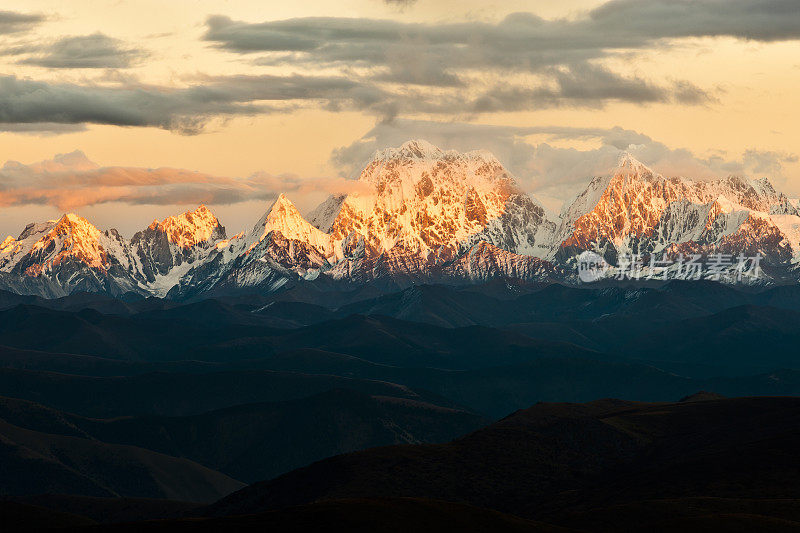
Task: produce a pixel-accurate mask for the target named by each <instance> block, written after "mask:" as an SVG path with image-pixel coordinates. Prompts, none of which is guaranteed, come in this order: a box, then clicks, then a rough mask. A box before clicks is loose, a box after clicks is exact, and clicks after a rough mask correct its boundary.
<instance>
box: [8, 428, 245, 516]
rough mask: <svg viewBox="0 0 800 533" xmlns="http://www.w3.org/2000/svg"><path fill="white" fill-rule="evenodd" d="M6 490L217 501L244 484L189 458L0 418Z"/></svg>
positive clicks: (20, 493) (25, 492)
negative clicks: (68, 434)
mask: <svg viewBox="0 0 800 533" xmlns="http://www.w3.org/2000/svg"><path fill="white" fill-rule="evenodd" d="M0 465H2V471H3V476H2V477H0V493H2V494H6V495H30V494H42V493H55V494H59V493H64V494H77V495H85V496H133V497H149V498H168V499H176V500H189V501H200V502H203V501H206V502H207V501H212V500H215V499H217V498H219V497H220V496H223V495H225V494H227V493H229V492H232V491H234V490H236V489H238V488H241V486H242V483H240V482H238V481H236V480H234V479H232V478H230V477H228V476H226V475H224V474H221V473H219V472H216V471H214V470H211V469H209V468H206V467H204V466H201V465H199V464H197V463H195V462H193V461H189V460H187V459H179V458H175V457H170V456H168V455H164V454H160V453H156V452H152V451H149V450H145V449H143V448H137V447H134V446H124V445H117V444H107V443H103V442H99V441H96V440H92V439H86V438H81V437H75V436H66V435H57V434H51V433H44V432H40V431H33V430H29V429H24V428H21V427H19V426H15V425H13V424H9V423H8V422H6V421H5V420H0Z"/></svg>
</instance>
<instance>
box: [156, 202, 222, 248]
mask: <svg viewBox="0 0 800 533" xmlns="http://www.w3.org/2000/svg"><path fill="white" fill-rule="evenodd" d="M148 229H149V230H154V231H158V232H161V233H164V234H165V235H166V236H167V240H168V241H169V242H170V243H172V244H174V245H176V246H179V247H180V248H191V247H192V246H196V245H197V244H200V243H202V242H211V241H216V240H220V239H224V238H225V228H224V227H222V225H221V224H220V223H219V220H217V217H215V216H214V214H213V213H212V212H211V210H210V209H208V207H206V206H205V205H203V204H201V205H200V206H199V207H198V208H197V209H195V210H194V211H186V212H184V213H181V214H180V215H173V216H170V217H167V218H165V219H164V220H163V221H161V222H159V221H158V220H154V221H153V223H152V224H150V226H148Z"/></svg>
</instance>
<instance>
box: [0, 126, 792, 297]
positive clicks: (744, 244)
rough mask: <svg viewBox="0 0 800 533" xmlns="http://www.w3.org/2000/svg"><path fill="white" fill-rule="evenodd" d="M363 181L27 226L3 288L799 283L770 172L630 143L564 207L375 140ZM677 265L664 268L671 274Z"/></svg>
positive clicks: (10, 252)
mask: <svg viewBox="0 0 800 533" xmlns="http://www.w3.org/2000/svg"><path fill="white" fill-rule="evenodd" d="M358 181H359V184H360V185H362V186H360V187H359V188H358V192H352V193H350V194H346V195H339V196H332V197H330V198H328V199H327V200H326V201H325V202H323V203H322V204H321V205H320V206H319V207H318V208H316V209H315V210H314V211H313V212H311V213H310V214H309V215H308V217H303V215H301V213H300V212H299V211H298V209H297V208H296V207H295V206H294V205H293V204H292V203H291V201H289V199H288V198H287V197H286V196H284V195H280V196H279V197H278V199H277V200H276V201H275V202H274V203H273V205H272V206H270V208H269V209H268V210H267V211H266V213H265V214H264V215H263V216H262V217H261V219H260V220H259V221H258V222H257V223H256V224H255V226H254V227H253V228H252V229H251V230H250V231H245V232H242V233H240V234H237V235H234V236H231V237H229V236H228V235H226V232H225V228H224V227H223V226H222V225H221V224H220V222H219V221H218V220H217V218H216V217H215V216H214V215H213V214H212V213H211V211H210V210H209V209H208V208H207V207H205V206H203V205H201V206H200V207H199V208H197V209H196V210H195V211H191V212H186V213H183V214H181V215H177V216H172V217H168V218H166V219H164V220H163V221H158V220H156V221H154V222H153V223H152V224H151V225H150V226H148V227H147V228H146V229H145V230H143V231H140V232H138V233H136V234H135V235H134V236H133V238H132V239H131V240H130V241H128V240H126V239H124V238H123V237H122V236H120V234H119V233H118V232H117V231H115V230H113V229H111V230H108V231H100V230H99V229H97V228H96V227H95V226H93V225H92V224H91V223H90V222H89V221H87V220H85V219H84V218H81V217H80V216H77V215H75V214H66V215H64V216H63V217H62V218H60V219H59V220H53V221H48V222H43V223H32V224H29V225H28V226H27V227H26V228H25V229H24V230H23V231H22V233H21V234H20V235H19V237H17V238H13V237H8V238H7V239H5V240H4V241H2V243H0V288H2V289H5V290H8V291H12V292H16V293H18V294H30V295H38V296H43V297H47V298H53V297H61V296H65V295H68V294H72V293H75V292H95V293H105V294H108V295H112V296H116V297H120V296H122V297H125V296H128V295H138V296H159V297H168V298H170V299H175V300H186V299H192V298H200V297H208V296H229V295H233V294H241V293H246V292H262V293H264V292H266V293H271V292H275V291H278V290H282V289H285V288H288V287H292V286H296V285H298V284H306V283H310V284H314V285H319V286H321V287H329V288H330V287H332V288H336V289H337V290H342V289H343V288H348V287H349V288H353V287H360V286H363V285H364V284H365V283H368V282H369V283H373V284H374V285H375V286H376V287H378V288H380V290H383V291H384V292H389V291H393V290H398V289H403V288H405V287H408V286H410V285H413V284H418V283H439V284H449V285H471V284H478V283H485V282H487V281H490V280H492V279H518V280H523V281H526V282H536V281H559V282H566V283H575V282H577V281H578V276H577V269H576V264H577V261H578V258H579V256H580V255H581V254H582V253H585V252H587V251H591V252H594V253H596V254H599V255H600V256H601V257H602V258H603V260H605V261H606V262H607V263H608V265H611V266H616V265H619V263H620V256H621V255H628V254H639V255H641V256H642V257H643V258H644V259H645V261H646V260H647V259H648V258H651V257H662V258H663V257H667V258H672V259H675V258H677V257H679V256H680V257H683V256H684V255H687V256H688V255H691V254H701V255H705V256H708V255H711V254H726V255H730V256H739V255H747V256H755V255H757V254H760V255H761V256H762V257H763V260H762V262H761V264H760V267H761V269H762V271H761V272H762V276H761V277H760V278H759V279H758V280H752V279H751V280H749V281H748V280H742V279H741V277H740V278H736V279H732V282H749V283H760V284H771V283H785V282H796V281H797V280H798V279H800V267H798V264H800V213H798V210H797V207H796V206H795V205H793V203H792V202H791V201H790V200H789V199H788V198H787V197H786V196H785V195H784V194H781V193H779V192H777V191H776V190H775V189H774V188H773V186H772V185H771V184H770V183H769V181H767V180H766V179H761V180H747V179H744V178H740V177H735V176H731V177H727V178H723V179H719V180H715V181H692V180H689V179H685V178H666V177H663V176H660V175H658V174H655V173H654V172H653V171H651V170H650V169H648V168H647V167H645V166H644V165H643V164H641V163H639V162H638V161H636V160H635V159H633V158H632V157H631V156H629V155H627V154H625V155H623V156H622V157H621V158H620V161H619V165H618V167H617V168H616V169H614V170H613V171H612V172H611V173H609V174H608V175H606V176H603V177H596V178H594V179H593V180H591V182H590V183H589V184H588V186H587V188H586V189H585V190H584V191H583V192H582V193H581V194H579V195H578V196H577V197H576V198H575V199H574V200H573V201H572V202H568V203H567V204H565V207H564V209H563V210H562V212H561V214H560V216H559V217H557V218H554V217H548V215H547V213H546V212H545V209H544V208H543V207H542V205H541V204H540V203H539V202H538V201H537V200H535V199H534V198H533V197H532V196H530V195H528V194H526V193H524V192H523V191H522V190H521V189H520V188H519V186H518V185H517V183H516V181H515V179H514V177H513V176H512V175H511V174H510V173H509V172H508V171H507V170H506V169H505V168H504V167H503V165H502V164H501V163H500V162H499V161H498V160H497V159H496V158H495V157H494V156H493V155H491V154H490V153H487V152H485V151H473V152H467V153H459V152H455V151H444V150H440V149H439V148H436V147H435V146H433V145H431V144H429V143H427V142H425V141H409V142H407V143H405V144H403V145H402V146H400V147H399V148H392V149H386V150H383V151H379V152H377V153H376V154H375V155H374V156H373V158H372V160H371V161H370V162H369V163H368V164H367V165H366V166H365V168H364V170H363V171H362V172H361V174H360V176H359V178H358ZM670 277H677V271H676V270H675V269H665V270H664V272H663V278H670Z"/></svg>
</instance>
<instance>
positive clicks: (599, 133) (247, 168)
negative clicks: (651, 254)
mask: <svg viewBox="0 0 800 533" xmlns="http://www.w3.org/2000/svg"><path fill="white" fill-rule="evenodd" d="M798 39H800V3H798V2H797V0H697V1H690V0H611V1H593V0H558V1H556V0H538V1H528V2H523V1H515V0H511V1H509V0H505V1H502V2H501V1H486V0H482V1H472V0H459V1H449V0H417V1H382V0H337V1H335V2H333V1H330V2H329V1H306V2H270V1H247V0H236V1H233V0H230V1H211V0H170V1H168V2H164V1H163V0H161V1H154V0H153V1H151V0H137V1H116V0H115V1H112V0H108V1H106V0H70V1H69V2H64V1H49V0H24V1H18V0H6V1H5V2H3V5H2V7H0V165H3V166H2V168H0V233H2V236H0V240H2V237H3V236H5V235H6V234H11V235H14V236H16V235H17V234H18V233H19V232H20V231H21V229H22V227H24V225H25V223H27V222H30V221H35V220H44V219H48V218H54V217H57V216H58V215H59V214H61V213H62V212H65V211H74V212H77V213H80V214H82V215H83V216H85V217H87V218H89V219H90V220H91V221H92V222H94V223H95V224H96V225H97V226H98V227H100V228H101V229H105V228H109V227H117V228H118V229H119V230H120V231H122V232H123V234H126V235H128V236H129V235H131V234H132V233H133V232H134V231H136V230H137V229H139V228H142V227H144V226H145V225H147V224H148V223H149V222H150V221H151V220H152V219H154V218H163V217H165V216H168V215H170V214H174V213H176V212H180V211H183V210H185V209H188V208H194V207H195V206H196V205H197V204H198V203H201V202H204V203H207V204H208V205H209V206H211V207H212V209H213V210H214V212H215V213H216V214H217V215H218V217H219V218H220V220H221V221H222V223H223V224H224V225H225V226H226V227H227V228H228V231H229V233H230V234H232V233H235V232H238V231H240V230H242V229H244V228H245V227H247V226H248V225H249V224H252V223H253V222H254V221H255V220H256V219H257V218H258V216H259V215H260V214H261V213H262V212H263V211H264V209H265V208H266V205H268V204H269V203H270V202H271V200H272V199H273V198H274V197H275V196H276V195H277V194H278V193H280V192H286V193H287V195H288V196H289V197H290V198H292V200H293V201H295V202H296V203H297V204H298V206H299V207H300V208H301V209H302V210H304V211H307V210H309V209H310V208H312V207H313V206H314V205H315V204H316V203H317V202H319V201H321V200H322V199H324V197H325V196H326V195H327V194H330V193H335V192H344V191H346V190H348V188H349V187H351V186H352V183H350V181H351V179H352V178H354V177H356V176H357V173H358V170H359V168H360V166H361V165H362V164H363V162H364V161H365V160H366V159H367V158H368V157H369V156H370V154H371V153H372V152H373V151H374V150H376V149H379V148H384V147H386V146H393V145H399V144H400V143H402V142H403V141H404V140H407V139H410V138H425V139H427V140H429V141H431V142H432V143H434V144H437V145H439V146H440V147H442V148H453V149H459V150H468V149H476V148H485V149H488V150H490V151H492V152H494V153H495V154H496V155H497V156H498V158H499V159H500V160H501V161H502V162H503V163H504V164H505V165H506V166H507V167H508V168H509V170H510V171H511V172H512V173H513V174H514V175H515V176H516V177H517V178H518V180H519V183H520V185H521V186H522V187H523V188H524V189H525V190H526V191H529V192H531V193H532V194H534V195H535V196H537V197H538V198H540V200H541V201H542V202H543V203H544V204H545V206H547V207H548V208H550V209H554V210H556V209H557V208H558V206H559V205H560V203H561V202H563V201H565V200H567V199H569V198H570V196H572V195H574V194H575V193H576V192H578V191H579V190H580V188H581V187H582V186H583V185H585V183H586V182H587V181H588V179H589V178H590V177H591V176H592V175H596V174H602V173H606V172H608V171H609V170H610V168H611V166H612V165H613V164H614V161H615V160H616V158H617V156H618V154H619V152H620V151H621V150H628V151H630V152H631V153H633V154H634V155H635V156H636V157H637V158H639V159H640V160H642V161H643V162H644V163H646V164H648V165H650V166H652V167H653V168H654V169H655V170H656V171H658V172H661V173H664V174H668V175H685V176H688V177H693V178H698V179H703V178H709V177H714V176H716V177H721V176H725V175H728V174H741V175H745V176H748V177H762V176H767V177H769V178H770V179H771V180H772V182H773V184H774V185H775V186H776V188H778V189H780V190H782V191H784V192H786V193H787V194H788V195H789V196H790V197H793V198H797V197H798V196H800V162H798V156H797V155H796V154H798V153H800V148H799V147H798V144H799V142H798V141H800V128H799V127H798V123H800V95H798V90H797V88H798V87H800V44H799V42H798Z"/></svg>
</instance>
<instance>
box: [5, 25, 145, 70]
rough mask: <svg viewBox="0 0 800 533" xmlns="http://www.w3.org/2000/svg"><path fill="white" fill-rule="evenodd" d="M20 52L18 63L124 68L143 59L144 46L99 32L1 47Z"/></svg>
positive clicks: (46, 65)
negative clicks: (129, 43)
mask: <svg viewBox="0 0 800 533" xmlns="http://www.w3.org/2000/svg"><path fill="white" fill-rule="evenodd" d="M2 53H4V54H5V55H21V56H24V57H23V58H22V59H20V60H19V63H22V64H27V65H36V66H39V67H45V68H59V69H60V68H128V67H130V66H133V65H134V64H136V63H137V62H138V61H140V60H142V59H144V58H145V57H146V56H147V53H146V52H145V51H144V50H141V49H138V48H133V47H130V46H127V45H126V44H125V43H124V42H123V41H121V40H119V39H114V38H112V37H109V36H107V35H104V34H102V33H93V34H91V35H78V36H70V37H61V38H59V39H56V40H55V41H52V42H45V43H43V42H41V41H40V40H37V41H36V42H33V43H23V44H17V45H15V46H13V47H9V48H6V49H5V50H3V51H2Z"/></svg>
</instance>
